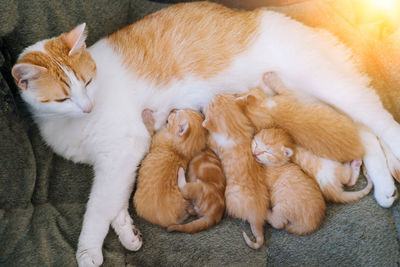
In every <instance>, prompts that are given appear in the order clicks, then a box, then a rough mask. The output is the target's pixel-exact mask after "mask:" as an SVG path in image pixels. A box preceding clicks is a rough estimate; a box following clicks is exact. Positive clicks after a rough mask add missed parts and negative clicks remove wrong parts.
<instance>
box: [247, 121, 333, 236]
mask: <svg viewBox="0 0 400 267" xmlns="http://www.w3.org/2000/svg"><path fill="white" fill-rule="evenodd" d="M251 150H252V152H253V155H254V157H255V158H256V159H257V161H258V162H260V163H262V164H264V165H266V166H267V168H266V182H267V185H268V189H269V194H270V198H271V207H270V209H269V210H268V212H267V221H268V223H269V224H271V225H272V226H273V227H274V228H277V229H285V230H287V231H289V232H291V233H293V234H297V235H304V234H309V233H311V232H314V231H316V230H317V229H318V228H319V226H320V225H321V222H322V220H323V218H324V215H325V208H326V206H325V200H324V197H323V196H322V193H321V191H320V189H319V187H318V184H317V183H316V182H315V181H314V180H313V179H312V178H311V177H309V176H307V175H306V174H305V173H304V172H303V171H302V170H301V169H300V167H299V166H297V165H296V164H294V163H292V162H290V157H291V156H292V155H293V143H292V140H291V138H290V137H289V135H287V134H286V133H285V131H284V130H282V129H278V128H270V129H264V130H261V131H260V132H259V133H257V134H256V135H255V136H254V139H253V141H252V143H251Z"/></svg>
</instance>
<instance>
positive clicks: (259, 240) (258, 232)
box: [243, 223, 264, 249]
mask: <svg viewBox="0 0 400 267" xmlns="http://www.w3.org/2000/svg"><path fill="white" fill-rule="evenodd" d="M263 225H264V224H263V223H255V224H253V223H250V226H251V232H252V233H253V235H254V237H255V238H256V242H253V241H251V240H250V238H249V236H248V235H247V234H246V233H245V232H243V238H244V241H246V243H247V245H248V246H249V247H251V248H253V249H258V248H260V247H261V246H262V244H263V243H264V233H263Z"/></svg>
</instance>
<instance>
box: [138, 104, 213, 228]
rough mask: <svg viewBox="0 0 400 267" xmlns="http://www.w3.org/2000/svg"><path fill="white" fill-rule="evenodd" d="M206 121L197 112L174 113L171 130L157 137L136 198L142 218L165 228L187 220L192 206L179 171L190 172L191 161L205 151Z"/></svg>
mask: <svg viewBox="0 0 400 267" xmlns="http://www.w3.org/2000/svg"><path fill="white" fill-rule="evenodd" d="M202 121H203V117H202V115H201V114H200V113H198V112H196V111H194V110H189V109H185V110H174V111H172V112H171V114H170V115H169V117H168V124H167V128H165V129H161V130H159V131H158V132H157V133H156V134H155V135H154V137H153V139H152V141H151V147H150V151H149V154H148V155H147V156H146V157H145V158H144V159H143V161H142V164H141V166H140V169H139V175H138V183H137V189H136V192H135V195H134V197H133V203H134V206H135V209H136V212H137V214H138V215H139V216H140V217H143V218H144V219H146V220H147V221H149V222H151V223H154V224H158V225H161V226H164V227H167V226H170V225H173V224H179V223H181V222H182V221H183V220H184V219H186V218H187V216H188V214H187V211H186V209H187V207H188V205H189V203H188V201H187V200H186V199H184V198H183V196H182V194H181V192H180V191H179V189H178V185H177V177H178V170H179V168H180V167H182V168H184V169H186V167H187V164H188V162H189V161H190V159H191V158H193V157H194V156H195V155H196V154H198V153H199V152H200V151H201V150H202V149H203V148H204V147H205V144H206V131H205V129H204V128H203V127H202V126H201V123H202Z"/></svg>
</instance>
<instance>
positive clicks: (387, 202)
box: [374, 186, 398, 208]
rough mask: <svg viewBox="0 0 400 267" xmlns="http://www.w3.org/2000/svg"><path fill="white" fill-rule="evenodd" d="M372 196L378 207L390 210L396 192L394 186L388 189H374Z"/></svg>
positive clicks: (395, 197) (396, 194)
mask: <svg viewBox="0 0 400 267" xmlns="http://www.w3.org/2000/svg"><path fill="white" fill-rule="evenodd" d="M374 196H375V199H376V201H377V202H378V204H379V205H380V206H382V207H384V208H390V207H391V206H392V205H393V202H394V201H395V200H396V199H397V196H398V192H397V189H396V187H395V186H393V187H390V188H377V187H375V189H374Z"/></svg>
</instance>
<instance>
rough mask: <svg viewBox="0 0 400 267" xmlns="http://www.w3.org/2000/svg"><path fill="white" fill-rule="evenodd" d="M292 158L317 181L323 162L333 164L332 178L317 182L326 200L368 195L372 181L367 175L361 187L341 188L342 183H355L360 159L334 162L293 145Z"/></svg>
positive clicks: (358, 197) (341, 199)
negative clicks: (352, 189) (364, 183)
mask: <svg viewBox="0 0 400 267" xmlns="http://www.w3.org/2000/svg"><path fill="white" fill-rule="evenodd" d="M292 160H293V162H294V163H296V164H297V165H299V166H300V167H301V168H302V170H303V171H304V172H305V173H307V174H308V175H309V176H311V177H313V178H314V179H315V180H316V181H317V182H318V177H317V176H318V174H319V172H321V171H323V168H324V167H325V166H324V164H329V165H330V166H333V168H334V170H332V171H333V172H334V173H333V174H331V175H334V177H333V180H332V178H331V179H323V182H320V183H319V186H320V188H321V191H322V193H323V195H324V197H325V199H326V200H327V201H331V202H336V203H349V202H354V201H357V200H359V199H361V198H363V197H364V196H366V195H368V193H369V192H370V191H371V189H372V181H371V179H369V177H368V176H366V178H367V181H368V184H367V186H366V187H364V188H363V189H361V190H359V191H354V192H352V191H351V192H350V191H344V189H343V185H348V186H352V185H354V184H355V183H356V181H357V179H358V176H359V173H360V165H361V160H356V161H353V162H351V163H348V162H346V163H340V162H334V161H330V160H327V159H321V158H320V157H318V156H316V155H314V154H313V153H311V152H310V151H307V150H306V149H304V148H302V147H300V146H296V147H295V151H294V156H293V157H292ZM326 161H329V162H326ZM354 165H357V166H354ZM330 166H329V167H330Z"/></svg>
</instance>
